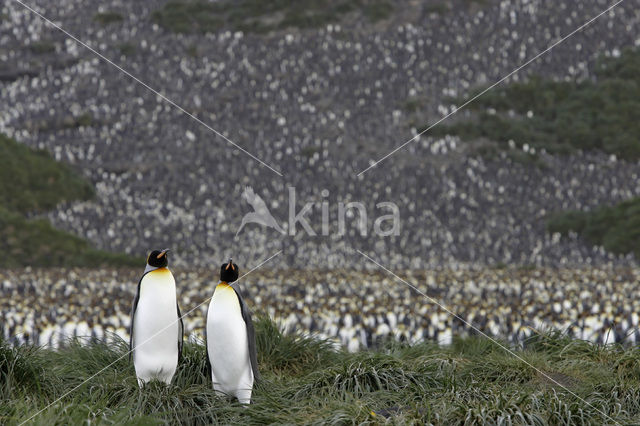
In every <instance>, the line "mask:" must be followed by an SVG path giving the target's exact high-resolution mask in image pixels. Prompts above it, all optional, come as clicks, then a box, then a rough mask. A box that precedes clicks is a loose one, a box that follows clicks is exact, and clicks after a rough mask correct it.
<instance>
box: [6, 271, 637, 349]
mask: <svg viewBox="0 0 640 426" xmlns="http://www.w3.org/2000/svg"><path fill="white" fill-rule="evenodd" d="M172 272H173V274H174V276H175V278H176V281H177V287H178V292H177V296H178V304H179V305H180V307H181V308H182V309H183V311H182V312H183V313H184V312H185V311H186V310H188V309H187V308H189V309H192V308H193V307H195V306H197V305H199V304H200V303H202V302H203V301H205V299H206V298H207V297H209V296H211V294H212V290H213V289H212V286H211V278H212V277H211V275H212V274H211V270H210V269H209V270H194V269H192V268H190V269H188V270H183V269H181V268H174V269H172ZM397 273H398V274H399V275H400V276H402V277H403V278H404V279H406V280H407V281H408V282H409V283H411V284H413V285H416V286H417V288H419V289H420V290H421V291H423V292H425V293H426V294H428V295H429V296H431V297H433V298H434V299H436V300H438V301H440V302H441V303H443V304H444V305H445V306H446V307H448V308H449V309H451V310H452V311H453V312H456V313H457V314H459V315H460V316H462V317H463V318H465V319H466V320H467V321H469V322H471V323H472V324H474V325H475V326H476V327H478V328H479V329H480V330H482V331H484V332H486V333H487V334H490V335H494V336H498V337H501V338H504V339H507V340H509V341H512V342H520V341H522V339H524V338H526V337H527V336H529V335H530V334H531V333H532V332H533V330H545V329H551V328H553V329H559V330H565V331H566V332H567V334H569V335H570V336H572V337H575V338H579V339H586V340H590V341H594V342H600V343H610V342H614V341H615V342H625V343H629V344H637V343H640V332H639V330H638V326H639V324H638V323H639V318H638V314H639V313H640V286H638V282H639V281H640V270H639V269H637V268H636V269H631V268H613V267H609V268H584V269H561V270H556V269H536V270H527V269H520V270H518V269H510V268H509V269H488V268H484V269H466V270H465V269H459V270H439V271H438V270H434V271H405V272H397ZM283 275H286V277H287V278H286V279H283V278H282V277H283ZM216 278H217V277H216ZM139 279H140V271H139V270H138V271H136V270H131V269H123V270H113V271H111V270H83V269H53V270H40V269H33V270H31V269H28V268H27V269H23V270H15V271H7V270H3V271H0V327H1V329H0V332H1V333H2V335H3V337H4V339H5V340H7V341H9V342H12V343H14V344H20V343H37V344H43V345H44V344H46V345H51V346H53V347H57V346H59V345H60V344H63V343H64V342H65V341H66V338H68V337H73V336H78V337H81V338H86V339H87V340H89V339H91V337H93V338H96V339H105V338H107V339H108V338H111V337H110V336H112V335H116V336H119V338H121V339H124V340H127V341H128V339H129V335H128V330H129V326H130V310H131V301H132V300H133V298H134V296H135V293H136V285H135V283H137V282H138V281H139ZM182 283H188V286H187V285H184V284H182ZM234 288H236V289H238V290H241V291H242V294H243V296H245V297H246V300H247V301H248V305H249V307H250V308H252V310H253V311H254V313H256V312H257V313H260V312H264V313H266V314H268V315H269V316H270V317H271V318H274V319H275V320H276V321H278V322H279V323H280V324H281V325H282V326H283V327H284V328H285V329H287V330H288V331H299V332H310V333H314V334H317V335H319V336H321V337H326V338H330V339H333V340H334V341H335V342H336V343H337V344H341V345H343V346H345V347H346V348H348V349H350V350H357V349H363V348H367V347H372V346H375V345H376V344H377V343H378V342H379V341H380V340H384V339H387V338H389V337H391V338H395V339H398V340H403V341H409V342H416V341H420V340H423V339H427V340H432V341H436V342H439V343H442V344H446V343H449V342H450V341H451V339H452V337H453V336H455V335H468V334H473V330H470V329H469V328H468V327H466V326H465V325H464V324H461V323H460V322H459V321H458V320H455V319H453V318H452V317H451V316H450V315H449V314H447V313H446V312H445V311H444V310H442V309H441V308H440V307H438V306H435V305H433V304H431V303H429V301H428V300H426V299H425V298H424V297H422V296H420V295H418V294H416V293H415V292H414V291H413V290H410V289H409V288H407V287H406V286H405V285H404V284H402V283H400V282H398V281H397V280H395V279H394V278H393V277H390V276H389V275H387V274H385V273H381V272H373V271H346V270H336V271H304V270H287V271H286V273H285V272H284V271H281V270H263V269H259V270H256V271H254V272H252V273H251V274H250V275H248V276H246V277H245V278H243V280H242V282H240V283H238V284H236V285H234ZM207 311H208V305H207V303H205V304H204V305H203V306H201V307H200V308H199V309H197V310H195V311H194V312H192V313H190V314H189V315H187V316H185V317H184V331H185V339H189V338H199V339H203V338H204V334H205V328H206V317H207Z"/></svg>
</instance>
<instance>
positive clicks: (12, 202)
mask: <svg viewBox="0 0 640 426" xmlns="http://www.w3.org/2000/svg"><path fill="white" fill-rule="evenodd" d="M92 196H93V189H92V187H91V185H90V184H89V183H88V182H86V181H85V180H84V179H82V178H81V177H80V176H78V175H77V174H75V173H74V172H73V171H72V170H71V169H70V168H69V167H67V166H65V165H63V164H61V163H58V162H57V161H55V160H54V159H53V158H52V157H51V155H50V154H49V153H48V152H46V151H44V150H37V151H36V150H33V149H30V148H29V147H27V146H25V145H22V144H19V143H18V142H16V141H14V140H12V139H10V138H8V137H6V136H4V135H1V134H0V206H1V207H4V208H5V209H7V210H11V211H15V212H19V213H30V212H42V211H45V210H50V209H52V208H54V207H55V206H56V205H58V204H59V203H62V202H67V201H72V200H88V199H90V198H91V197H92Z"/></svg>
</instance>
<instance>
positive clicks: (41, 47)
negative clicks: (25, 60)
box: [29, 41, 56, 55]
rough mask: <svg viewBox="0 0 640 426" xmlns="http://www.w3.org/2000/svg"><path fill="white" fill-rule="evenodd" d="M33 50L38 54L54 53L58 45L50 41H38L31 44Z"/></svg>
mask: <svg viewBox="0 0 640 426" xmlns="http://www.w3.org/2000/svg"><path fill="white" fill-rule="evenodd" d="M29 50H31V51H32V52H33V53H35V54H36V55H43V54H46V53H52V52H55V51H56V45H55V44H53V43H52V42H50V41H38V42H35V43H31V44H30V45H29Z"/></svg>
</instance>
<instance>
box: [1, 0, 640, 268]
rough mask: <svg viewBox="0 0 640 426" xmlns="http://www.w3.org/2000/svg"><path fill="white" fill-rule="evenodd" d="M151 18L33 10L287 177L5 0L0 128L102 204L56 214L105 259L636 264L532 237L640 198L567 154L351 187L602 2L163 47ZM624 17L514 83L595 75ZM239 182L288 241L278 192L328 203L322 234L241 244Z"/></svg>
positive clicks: (449, 160) (436, 159)
mask: <svg viewBox="0 0 640 426" xmlns="http://www.w3.org/2000/svg"><path fill="white" fill-rule="evenodd" d="M163 3H164V2H163V1H149V2H144V3H139V2H122V1H110V2H102V1H101V2H98V1H88V2H87V1H76V0H62V1H60V2H56V6H55V7H53V5H52V4H51V3H49V2H44V1H39V0H34V1H30V2H28V4H30V5H31V6H33V7H34V8H36V9H37V10H38V11H39V12H41V13H42V14H44V15H45V16H47V17H48V18H50V19H52V20H54V21H55V22H56V23H58V24H59V25H61V26H62V27H64V28H65V29H66V30H68V31H69V32H71V33H72V34H74V35H76V36H77V37H78V38H80V39H81V40H83V41H84V42H86V43H88V44H90V45H91V46H93V47H94V48H95V49H96V50H98V51H100V52H101V53H103V54H104V55H105V56H106V57H108V58H110V59H112V60H113V61H114V62H116V63H117V64H119V65H121V66H122V67H123V68H125V69H126V70H128V71H129V72H131V73H132V74H134V75H135V76H137V77H139V78H140V79H141V80H143V81H144V82H145V83H147V84H149V85H150V86H152V87H154V88H156V89H158V90H160V91H161V92H162V93H164V94H165V95H166V96H168V97H169V98H170V99H172V100H174V101H175V102H177V103H178V104H180V105H181V106H183V107H184V108H185V109H186V110H188V111H190V112H193V113H194V114H195V115H196V116H197V117H198V118H200V119H201V120H202V121H203V122H206V123H207V124H209V125H210V126H212V127H213V128H215V129H217V130H219V131H220V132H223V133H224V134H225V135H226V136H227V137H229V138H230V139H231V140H233V141H234V142H236V143H238V144H239V145H240V146H242V147H243V148H245V149H246V150H248V151H249V152H251V153H252V154H254V155H255V156H257V157H258V158H260V159H261V160H263V161H265V162H266V163H267V164H269V165H270V166H271V167H273V168H274V169H276V170H277V171H279V172H280V173H281V174H282V177H281V176H279V175H278V174H276V173H274V172H273V171H272V170H270V169H269V168H267V167H265V166H263V165H261V164H259V163H258V162H256V161H254V160H252V159H251V158H250V157H249V156H247V155H245V154H243V153H242V152H240V151H239V150H237V149H234V148H233V147H232V146H230V145H229V144H228V143H227V142H225V141H224V140H222V139H221V138H220V137H218V136H216V135H215V134H213V133H212V132H211V131H209V130H208V129H206V128H205V127H203V126H202V125H200V124H198V123H197V122H195V121H194V120H193V119H191V118H189V117H187V116H185V115H184V114H183V113H181V112H180V111H178V110H176V109H175V108H173V107H172V106H170V105H168V104H167V103H165V102H163V101H162V100H161V99H160V98H159V97H157V96H156V95H154V94H153V93H151V92H149V91H148V90H147V89H145V88H144V87H142V86H141V85H139V84H137V83H135V82H134V81H133V80H131V79H130V78H129V77H127V76H125V75H124V74H123V73H122V72H121V71H119V70H117V69H116V68H114V67H113V66H111V65H108V64H106V63H105V62H103V61H101V60H99V59H98V58H97V57H96V56H95V55H94V54H92V53H91V52H89V51H88V50H87V49H85V48H83V47H82V46H80V45H78V44H76V43H75V42H74V41H72V40H71V39H69V38H68V37H66V36H65V35H64V34H62V33H60V32H59V31H57V30H55V29H53V28H51V27H49V26H48V25H47V24H45V23H44V22H43V21H42V20H41V19H40V18H38V17H37V16H35V15H34V14H33V13H31V12H29V11H28V10H26V9H25V8H24V7H23V6H21V5H20V4H19V3H16V2H14V1H13V0H9V1H7V2H4V3H3V5H2V6H1V13H2V19H1V20H0V131H2V132H4V133H6V134H8V135H9V136H12V137H14V138H16V139H17V140H19V141H20V142H23V143H25V144H27V145H29V146H32V147H42V148H46V149H47V150H49V151H51V152H52V153H53V154H54V155H55V157H56V158H57V159H60V160H63V161H65V162H68V163H71V164H73V165H75V166H76V167H77V168H78V169H80V170H81V171H82V173H83V174H84V175H85V176H87V177H88V178H89V179H90V180H91V181H92V182H93V183H94V184H95V186H96V188H97V194H98V195H97V199H95V200H94V201H91V202H85V203H77V204H73V205H64V206H60V207H59V208H58V209H57V210H56V211H55V212H53V213H51V214H50V219H51V220H52V221H53V222H54V224H55V225H56V226H58V227H60V228H63V229H66V230H70V231H73V232H75V233H77V234H79V235H82V236H83V237H86V238H88V239H90V240H91V241H92V242H94V243H95V244H96V245H97V246H98V247H100V248H106V249H109V250H114V251H124V252H127V253H135V254H144V253H146V252H147V251H148V250H149V249H150V248H152V247H167V246H169V247H172V248H174V249H175V251H174V253H175V257H174V259H175V261H176V263H177V264H180V265H195V266H205V265H208V264H210V263H211V262H212V260H213V261H214V263H215V264H218V263H220V262H221V261H222V260H224V259H225V258H226V257H228V256H229V255H233V256H234V258H236V259H238V260H240V261H241V262H242V263H244V264H257V263H259V262H260V261H261V260H262V259H265V258H267V257H268V256H270V255H272V254H273V253H275V252H277V251H278V250H280V249H282V250H283V251H284V254H283V255H282V256H279V257H278V258H277V259H274V261H275V262H276V266H279V267H284V266H287V267H294V268H307V267H309V268H337V267H345V268H348V269H363V268H365V267H367V262H366V261H365V260H364V259H363V258H362V257H361V256H359V255H358V254H357V253H356V252H355V250H356V249H358V250H362V251H363V252H365V253H369V254H370V255H372V256H374V257H375V258H376V259H378V260H379V261H380V262H381V263H382V264H383V265H385V266H387V267H391V268H411V269H424V268H429V267H433V266H436V265H437V266H440V267H445V266H446V267H458V266H459V265H487V264H489V265H498V264H501V263H505V264H517V265H538V266H566V265H583V266H588V265H591V266H599V265H608V264H618V265H634V264H635V261H634V260H633V259H632V258H631V257H627V258H619V257H614V256H611V255H610V254H607V253H605V252H604V251H603V250H601V249H599V248H597V247H595V248H594V247H590V246H589V245H587V244H585V243H584V242H583V241H581V240H579V239H576V238H567V239H560V238H559V237H558V236H553V235H548V234H547V233H546V232H545V226H544V224H545V217H546V215H548V214H549V213H550V212H554V211H557V210H562V209H584V208H588V207H592V206H596V205H601V204H609V203H614V202H618V201H621V200H623V199H627V198H629V197H632V196H637V195H640V184H639V182H640V181H639V180H638V173H639V171H640V167H639V165H638V164H637V163H631V162H627V161H624V159H620V158H618V159H612V158H609V157H607V156H604V155H597V154H580V153H577V154H575V155H573V156H569V157H550V156H546V157H544V158H543V160H544V162H545V163H546V164H547V167H545V168H544V169H541V168H538V167H537V166H535V165H532V164H521V163H518V162H514V161H512V160H510V159H509V158H505V159H502V160H500V159H495V160H487V159H484V158H481V157H478V156H477V155H473V154H470V153H469V150H468V149H467V145H465V144H463V143H461V142H460V141H459V140H457V139H455V138H445V139H440V140H433V139H432V138H429V137H428V136H425V137H422V138H421V139H420V140H418V141H416V142H414V143H412V144H410V145H408V146H407V147H406V148H405V149H403V150H401V151H399V152H398V153H397V154H395V155H394V156H392V157H390V158H389V159H387V160H386V161H384V162H382V163H380V164H379V165H378V166H377V167H375V168H373V169H371V170H369V171H368V172H367V173H365V174H363V175H362V176H360V177H356V174H357V173H358V172H360V171H361V170H363V169H364V168H366V167H367V166H368V165H369V164H370V162H371V161H372V160H374V159H377V158H380V157H381V156H383V155H384V154H386V153H387V152H389V151H390V150H391V149H393V148H394V147H396V146H398V145H399V144H401V143H402V142H404V141H405V140H407V139H409V138H411V137H412V135H413V134H414V133H413V132H415V130H414V129H412V128H413V127H415V126H416V125H417V124H416V123H417V122H419V123H426V122H433V121H434V120H436V119H437V118H438V117H440V116H442V115H443V114H446V113H447V112H448V111H450V110H451V106H450V105H448V104H447V101H446V98H447V97H450V96H460V95H463V94H465V93H467V92H468V91H469V90H471V89H472V88H474V87H477V86H479V85H483V84H488V83H490V82H493V81H496V80H497V79H499V78H500V77H501V76H503V75H505V74H507V73H509V72H511V71H512V70H513V69H515V68H516V67H517V66H518V65H519V64H521V63H523V62H525V61H526V60H527V59H528V58H530V57H532V56H533V55H535V54H536V53H537V52H539V51H541V50H543V49H545V48H546V47H547V46H549V45H550V44H551V43H553V42H554V41H555V40H557V39H558V38H559V37H560V36H562V35H565V34H567V33H569V32H571V31H573V30H574V29H575V28H577V27H578V26H580V25H581V24H583V23H584V22H586V21H587V20H588V19H590V18H591V17H594V16H595V15H597V14H598V13H599V12H601V11H602V10H604V9H605V8H606V7H607V6H608V4H607V3H606V2H603V1H588V2H579V3H577V4H576V3H575V2H571V1H534V0H519V1H515V0H514V1H486V2H479V4H476V5H474V6H473V7H462V6H460V4H462V3H464V2H460V4H458V3H456V5H458V6H459V7H458V6H456V7H455V8H454V10H452V11H449V12H446V13H434V12H430V10H431V9H429V8H428V7H427V6H428V5H429V3H428V2H424V3H421V2H394V5H396V6H395V9H396V13H395V14H394V15H393V17H392V18H391V19H388V20H386V21H382V22H379V23H377V24H371V25H365V24H364V23H362V22H359V21H357V22H347V23H344V22H342V23H341V24H340V25H328V26H326V27H322V28H319V29H290V30H283V31H280V32H275V33H271V34H267V35H255V34H243V33H240V32H235V33H234V32H230V31H222V32H219V33H215V34H205V35H201V34H194V35H176V34H173V33H170V32H168V31H167V30H166V29H163V28H161V27H159V26H158V25H156V24H154V22H153V21H152V19H151V14H152V13H153V11H155V10H157V9H158V8H160V7H161V6H162V5H163ZM638 6H639V2H638V1H637V0H627V1H625V2H623V3H622V4H620V5H619V6H618V7H616V8H615V9H614V10H613V11H612V12H610V13H608V14H606V15H605V16H603V17H601V18H600V19H599V20H597V21H596V22H595V23H593V24H592V25H590V26H589V27H588V28H586V29H585V30H584V31H582V32H580V33H578V34H576V35H575V36H573V37H571V38H570V39H569V40H568V41H566V42H565V43H563V44H561V45H559V46H558V47H556V48H555V49H554V50H553V51H552V53H550V54H548V55H545V56H544V57H543V58H542V59H540V60H539V61H536V62H535V63H533V64H531V65H530V66H529V67H527V68H526V69H524V70H523V71H522V72H521V73H519V74H517V75H515V76H514V77H513V78H514V79H523V78H526V77H527V76H529V75H532V74H540V75H544V76H545V77H549V78H556V79H566V78H589V76H590V70H591V68H592V66H593V64H594V62H595V59H596V57H598V56H600V55H605V56H607V55H617V54H619V52H620V50H621V49H623V48H625V47H630V46H634V45H636V44H638V43H640V34H639V33H638V30H637V28H638V20H639V19H640V16H639V15H638V12H637V11H638V10H640V9H639V8H638ZM98 11H115V12H118V13H120V14H121V15H122V16H123V17H124V19H123V20H122V21H120V22H115V23H112V24H109V25H107V26H103V25H101V24H99V23H97V22H95V21H94V20H93V17H94V15H95V13H96V12H98ZM47 43H48V44H47ZM47 46H49V47H48V48H47ZM51 46H53V47H51ZM411 99H419V100H420V102H421V103H422V106H421V107H420V109H419V110H418V111H417V112H416V111H413V112H410V111H408V109H407V101H408V100H411ZM246 186H252V187H253V189H254V190H255V191H256V193H257V194H259V195H260V196H261V197H262V198H263V199H264V200H265V202H266V203H267V206H268V208H270V209H271V212H272V213H273V216H274V217H275V218H276V220H277V221H278V222H279V223H281V226H282V227H283V228H284V229H285V230H287V224H286V222H287V218H288V207H287V206H288V202H289V193H288V189H287V188H288V187H289V186H295V189H296V197H297V201H296V212H299V211H300V210H301V209H302V206H303V205H304V204H305V203H307V202H317V203H319V202H322V201H323V200H324V201H327V203H328V206H329V210H328V211H329V213H330V228H329V232H328V233H329V235H326V236H315V237H311V236H309V235H307V233H305V232H304V231H302V230H300V228H299V227H298V232H297V233H296V235H295V236H289V235H282V234H280V233H278V232H277V231H275V230H273V229H266V228H264V227H261V226H258V225H255V224H252V225H248V226H247V227H245V228H244V229H243V231H242V232H241V233H240V234H239V236H238V237H237V238H235V237H234V235H235V232H236V230H237V229H238V227H239V225H240V222H241V219H242V216H243V215H244V214H245V213H247V212H250V211H251V207H250V206H249V205H248V204H247V203H246V202H245V201H244V200H243V199H242V198H241V194H242V192H243V190H244V188H245V187H246ZM323 190H327V191H328V192H329V195H328V196H326V197H324V196H323V195H322V191H323ZM350 201H359V202H362V203H364V205H365V206H366V209H367V213H368V221H367V226H366V228H367V234H368V235H367V236H362V235H360V232H359V231H358V230H357V229H356V226H355V225H354V223H353V222H355V219H353V218H351V217H347V221H348V222H351V223H350V224H349V226H348V227H347V231H346V233H345V234H344V235H340V234H339V232H338V227H337V216H338V204H339V203H340V202H345V203H346V202H350ZM381 201H390V202H394V203H396V204H397V205H398V208H399V211H400V218H401V222H400V223H401V229H400V234H399V235H398V236H394V237H379V236H376V235H373V232H372V231H373V221H374V219H375V218H376V217H378V216H379V215H381V214H384V213H385V212H384V211H381V210H380V209H376V207H375V205H376V203H379V202H381ZM320 218H321V208H320V207H319V206H317V205H316V206H315V207H314V208H313V210H312V212H311V214H310V220H309V222H310V223H311V225H312V226H313V227H314V229H315V231H316V232H317V233H320V232H321V225H320V223H321V219H320ZM369 266H370V265H369Z"/></svg>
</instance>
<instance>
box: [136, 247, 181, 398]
mask: <svg viewBox="0 0 640 426" xmlns="http://www.w3.org/2000/svg"><path fill="white" fill-rule="evenodd" d="M168 253H169V249H165V250H162V251H158V250H154V251H152V252H151V254H149V257H148V258H147V267H146V268H145V270H144V274H143V275H142V278H140V281H139V282H138V290H137V292H136V297H135V299H134V300H133V308H132V309H131V325H130V330H129V339H130V340H129V350H130V353H129V360H131V358H132V357H133V365H134V367H135V369H136V376H137V377H138V383H139V385H140V386H142V385H143V384H144V383H146V382H148V381H150V380H152V379H157V380H161V381H163V382H165V383H166V384H169V383H171V379H172V378H173V375H174V374H175V372H176V368H177V367H178V359H179V358H180V356H181V355H182V336H183V330H184V326H183V324H182V318H181V316H182V315H181V314H180V307H179V306H178V302H177V298H176V281H175V279H174V278H173V275H172V274H171V271H169V269H168V268H167V266H168V265H169V260H168V259H167V256H168Z"/></svg>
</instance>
